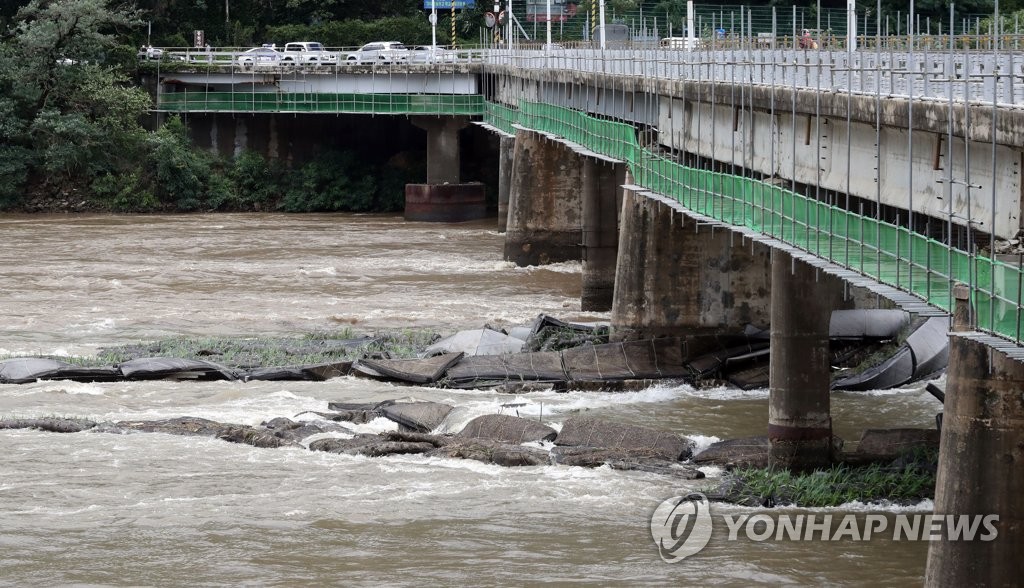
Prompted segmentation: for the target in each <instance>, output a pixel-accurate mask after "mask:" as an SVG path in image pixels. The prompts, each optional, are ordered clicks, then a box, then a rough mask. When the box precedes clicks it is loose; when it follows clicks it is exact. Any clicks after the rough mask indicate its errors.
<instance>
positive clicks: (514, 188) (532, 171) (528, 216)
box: [505, 130, 583, 266]
mask: <svg viewBox="0 0 1024 588" xmlns="http://www.w3.org/2000/svg"><path fill="white" fill-rule="evenodd" d="M579 157H580V156H579V155H578V154H576V153H575V152H573V151H572V150H571V149H570V148H569V147H567V146H566V145H564V144H562V143H559V142H557V141H552V140H550V139H548V138H546V137H545V136H544V135H542V134H540V133H535V132H532V131H524V130H520V131H518V132H517V133H516V139H515V148H514V155H513V157H512V174H511V176H512V177H511V182H510V185H509V203H508V207H509V210H508V226H507V228H506V232H505V259H506V260H507V261H512V262H515V263H516V265H519V266H528V265H543V264H547V263H556V262H561V261H570V260H578V259H581V258H582V242H583V236H582V232H583V231H582V226H583V223H582V193H583V191H582V184H583V165H582V162H581V161H580V160H579Z"/></svg>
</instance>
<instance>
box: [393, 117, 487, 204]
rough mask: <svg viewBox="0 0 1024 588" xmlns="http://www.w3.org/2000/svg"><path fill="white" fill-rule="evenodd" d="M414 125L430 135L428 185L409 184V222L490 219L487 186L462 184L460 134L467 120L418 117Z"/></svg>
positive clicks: (407, 190) (407, 193) (428, 143)
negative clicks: (485, 190) (488, 217)
mask: <svg viewBox="0 0 1024 588" xmlns="http://www.w3.org/2000/svg"><path fill="white" fill-rule="evenodd" d="M412 123H413V124H414V125H416V126H417V127H419V128H421V129H423V130H425V131H427V183H426V184H406V186H405V219H406V220H412V221H433V222H461V221H468V220H476V219H481V218H485V217H486V216H487V201H486V197H485V195H484V186H483V184H480V183H478V182H473V183H467V184H463V183H460V182H459V164H460V162H459V130H461V129H462V128H463V127H465V126H466V125H467V124H468V118H466V117H464V116H448V117H428V116H422V117H414V118H413V119H412Z"/></svg>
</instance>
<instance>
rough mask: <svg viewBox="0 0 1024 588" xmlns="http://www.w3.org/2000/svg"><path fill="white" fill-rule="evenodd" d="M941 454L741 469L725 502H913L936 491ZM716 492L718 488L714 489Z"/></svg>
mask: <svg viewBox="0 0 1024 588" xmlns="http://www.w3.org/2000/svg"><path fill="white" fill-rule="evenodd" d="M937 459H938V456H937V455H928V454H926V452H919V453H918V454H914V455H911V456H908V459H905V460H898V461H897V462H895V463H894V464H893V465H890V466H882V465H879V464H871V465H868V466H863V467H851V466H847V465H836V466H833V467H831V468H829V469H827V470H818V471H815V472H812V473H808V474H794V473H791V472H788V471H786V470H773V469H769V468H746V469H738V470H735V471H733V472H731V473H730V474H729V475H728V478H727V481H726V483H725V484H723V487H724V488H727V491H726V492H725V493H724V495H722V496H721V498H722V499H723V500H725V501H726V502H734V503H737V504H744V505H748V506H762V505H764V506H781V505H787V504H795V505H797V506H801V507H805V508H816V507H824V506H839V505H841V504H845V503H848V502H854V501H860V502H864V503H879V502H889V503H896V504H912V503H915V502H919V501H921V500H923V499H925V498H932V497H934V494H935V465H934V464H935V463H936V461H937ZM711 494H714V491H712V492H711Z"/></svg>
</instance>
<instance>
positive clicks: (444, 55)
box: [409, 45, 456, 63]
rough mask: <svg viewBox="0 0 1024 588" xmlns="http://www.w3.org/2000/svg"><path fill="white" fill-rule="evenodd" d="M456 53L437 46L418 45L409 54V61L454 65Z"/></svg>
mask: <svg viewBox="0 0 1024 588" xmlns="http://www.w3.org/2000/svg"><path fill="white" fill-rule="evenodd" d="M455 60H456V55H455V52H454V51H452V50H451V49H445V48H444V47H438V46H436V45H417V46H415V47H413V48H412V51H410V52H409V61H411V62H413V63H454V62H455Z"/></svg>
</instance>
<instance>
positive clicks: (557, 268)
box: [515, 261, 583, 274]
mask: <svg viewBox="0 0 1024 588" xmlns="http://www.w3.org/2000/svg"><path fill="white" fill-rule="evenodd" d="M515 269H517V270H519V271H525V272H527V273H533V272H539V271H549V272H555V273H559V274H579V273H582V272H583V262H580V261H560V262H558V263H549V264H546V265H530V266H526V267H522V268H520V267H517V268H515Z"/></svg>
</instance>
